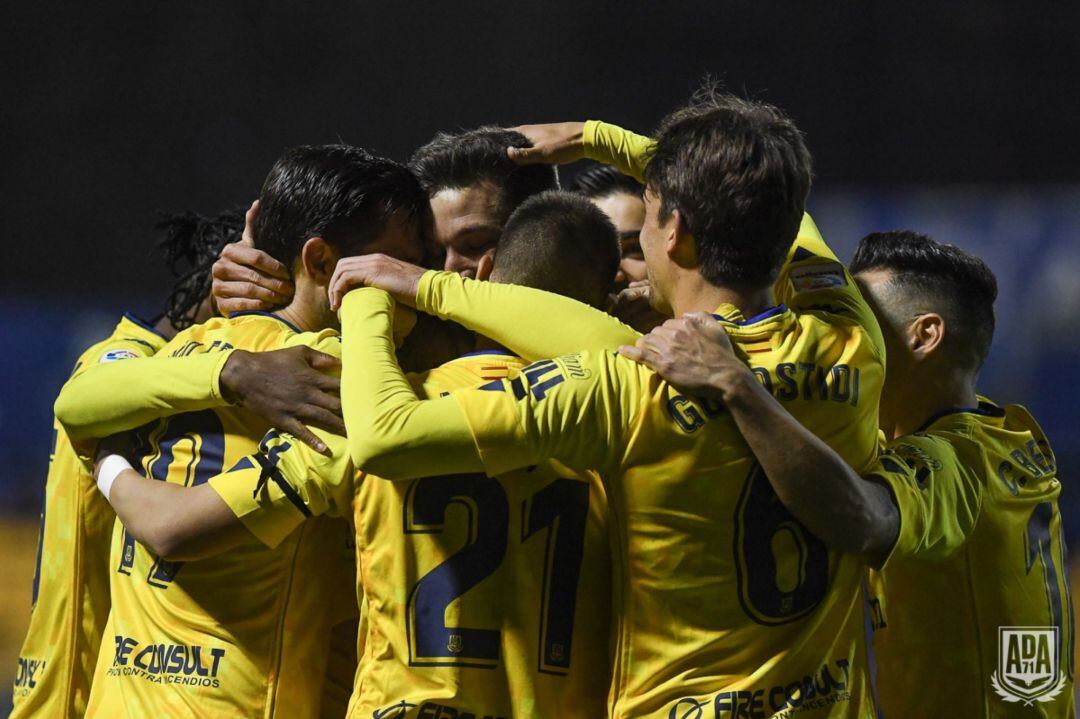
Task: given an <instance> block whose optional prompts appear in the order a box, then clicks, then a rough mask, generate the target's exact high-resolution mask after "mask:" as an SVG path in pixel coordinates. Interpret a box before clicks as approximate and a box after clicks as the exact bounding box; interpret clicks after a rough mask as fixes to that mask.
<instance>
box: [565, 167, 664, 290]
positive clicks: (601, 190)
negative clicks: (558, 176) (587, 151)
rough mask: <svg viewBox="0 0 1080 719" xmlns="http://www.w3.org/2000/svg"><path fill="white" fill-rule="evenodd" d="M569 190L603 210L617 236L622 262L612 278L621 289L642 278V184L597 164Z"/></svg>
mask: <svg viewBox="0 0 1080 719" xmlns="http://www.w3.org/2000/svg"><path fill="white" fill-rule="evenodd" d="M570 189H572V190H573V191H575V192H579V193H581V194H582V195H584V196H585V197H587V198H589V199H590V200H591V201H592V202H593V203H594V204H595V205H596V206H597V207H599V208H600V209H601V210H603V211H604V214H606V215H607V216H608V217H609V218H611V221H612V223H614V225H615V231H616V232H618V233H619V247H620V251H621V253H622V260H621V261H620V262H619V272H618V274H617V275H616V277H615V282H616V284H617V285H618V286H619V287H622V286H624V285H626V284H628V283H630V282H633V281H634V280H643V279H645V277H646V274H645V258H644V257H642V255H641V225H642V224H643V223H644V222H645V202H644V200H642V199H641V192H642V187H641V184H640V183H639V182H638V181H637V180H635V179H634V178H632V177H627V176H626V175H624V174H622V173H621V172H619V171H618V170H616V169H615V168H614V167H611V166H610V165H596V166H595V167H590V168H589V169H588V170H585V171H584V172H581V173H579V174H578V175H577V176H576V177H575V178H574V182H573V183H572V184H571V187H570Z"/></svg>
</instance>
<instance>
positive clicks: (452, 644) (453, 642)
mask: <svg viewBox="0 0 1080 719" xmlns="http://www.w3.org/2000/svg"><path fill="white" fill-rule="evenodd" d="M446 648H447V649H448V650H449V651H450V652H452V653H454V654H461V650H462V649H464V648H465V640H464V639H463V638H462V637H461V635H460V634H451V635H450V638H449V639H448V640H447V642H446Z"/></svg>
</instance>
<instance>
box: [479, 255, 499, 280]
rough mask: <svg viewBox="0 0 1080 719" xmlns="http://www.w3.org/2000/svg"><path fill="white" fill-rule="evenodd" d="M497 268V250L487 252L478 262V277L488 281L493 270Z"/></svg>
mask: <svg viewBox="0 0 1080 719" xmlns="http://www.w3.org/2000/svg"><path fill="white" fill-rule="evenodd" d="M494 269H495V250H491V251H490V252H485V253H484V254H483V255H482V256H481V257H480V261H479V262H478V263H476V279H478V280H480V281H481V282H487V281H488V280H489V279H490V278H491V272H492V270H494Z"/></svg>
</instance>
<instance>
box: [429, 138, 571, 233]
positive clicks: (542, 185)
mask: <svg viewBox="0 0 1080 719" xmlns="http://www.w3.org/2000/svg"><path fill="white" fill-rule="evenodd" d="M508 147H532V143H531V142H529V140H528V138H526V137H525V136H524V135H522V134H521V133H520V132H513V131H511V130H504V129H503V128H501V127H479V128H476V129H475V130H467V131H465V132H459V133H457V134H456V135H455V134H450V133H447V132H440V133H438V134H437V135H435V137H434V138H432V139H431V141H430V142H428V143H427V144H426V145H424V146H422V147H420V148H419V149H418V150H417V151H416V152H414V153H413V156H412V159H411V160H409V166H410V167H411V168H412V170H413V172H415V173H416V176H417V177H418V178H420V184H421V185H423V187H424V190H425V191H426V192H427V193H428V196H429V197H430V196H432V195H434V194H435V193H437V192H439V191H440V190H447V189H456V188H460V187H469V186H471V185H476V184H478V183H481V182H490V183H491V184H492V185H494V186H495V187H497V188H498V189H499V204H498V207H497V208H496V211H497V214H498V217H499V220H500V221H501V222H505V221H506V219H507V218H508V217H509V216H510V213H511V212H513V211H514V210H515V209H516V208H517V206H518V205H520V204H521V203H522V202H524V201H525V200H526V199H528V198H529V197H532V196H533V195H535V194H537V193H540V192H543V191H545V190H553V189H556V188H558V186H559V181H558V176H557V175H556V173H555V168H554V167H552V166H550V165H515V164H514V163H513V162H511V160H510V158H508V157H507V156H506V149H507V148H508Z"/></svg>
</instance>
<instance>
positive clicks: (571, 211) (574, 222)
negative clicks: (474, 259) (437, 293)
mask: <svg viewBox="0 0 1080 719" xmlns="http://www.w3.org/2000/svg"><path fill="white" fill-rule="evenodd" d="M492 265H493V269H491V273H490V280H491V281H492V282H502V283H505V284H514V285H524V286H526V287H533V288H536V289H540V290H546V291H548V292H554V293H556V294H560V295H563V296H565V297H570V298H573V299H575V300H578V301H580V302H584V303H586V304H589V305H592V306H593V307H597V308H603V307H604V305H605V304H606V303H607V297H608V291H609V290H610V289H611V282H612V279H613V278H614V277H615V272H616V271H617V270H618V267H619V242H618V236H617V235H616V233H615V226H614V225H612V223H611V220H609V219H608V217H607V216H606V215H605V214H604V213H603V212H601V211H600V209H599V208H597V207H596V205H594V204H593V203H591V202H589V201H588V200H586V199H585V198H584V197H582V196H580V195H576V194H573V193H570V192H562V191H560V190H549V191H547V192H542V193H540V194H539V195H535V196H533V197H530V198H529V199H528V200H526V201H525V202H523V203H521V206H520V207H518V208H517V209H516V210H514V214H512V215H510V219H509V220H507V222H506V228H505V229H504V230H503V233H502V236H501V237H500V238H499V244H498V246H497V248H496V250H495V257H494V262H492V260H491V259H489V258H484V259H482V260H481V263H480V267H479V275H480V279H484V276H485V275H487V272H488V267H489V266H492ZM496 311H497V310H496Z"/></svg>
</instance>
